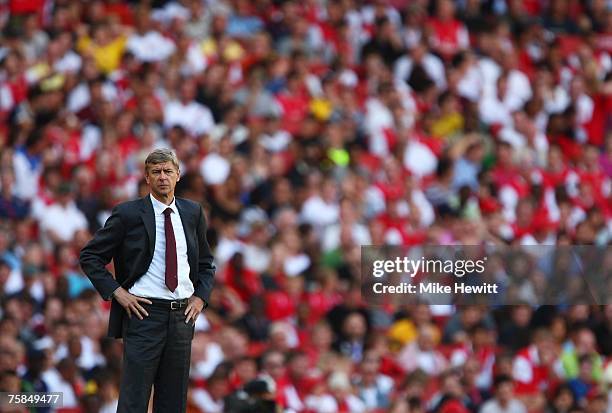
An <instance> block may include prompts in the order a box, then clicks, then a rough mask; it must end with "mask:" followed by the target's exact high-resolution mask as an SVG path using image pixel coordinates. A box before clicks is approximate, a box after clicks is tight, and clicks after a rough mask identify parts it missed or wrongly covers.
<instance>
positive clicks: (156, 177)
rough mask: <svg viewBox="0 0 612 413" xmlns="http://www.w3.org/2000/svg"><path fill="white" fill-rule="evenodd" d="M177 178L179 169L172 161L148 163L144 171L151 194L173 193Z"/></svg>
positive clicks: (168, 194)
mask: <svg viewBox="0 0 612 413" xmlns="http://www.w3.org/2000/svg"><path fill="white" fill-rule="evenodd" d="M179 178H180V175H179V170H178V169H177V168H176V167H175V166H174V165H173V164H172V162H164V163H158V164H153V165H149V167H148V168H147V171H146V173H145V179H146V181H147V184H148V185H149V186H150V187H151V192H152V193H153V195H158V196H162V197H166V196H172V195H174V188H175V187H176V183H177V182H178V180H179Z"/></svg>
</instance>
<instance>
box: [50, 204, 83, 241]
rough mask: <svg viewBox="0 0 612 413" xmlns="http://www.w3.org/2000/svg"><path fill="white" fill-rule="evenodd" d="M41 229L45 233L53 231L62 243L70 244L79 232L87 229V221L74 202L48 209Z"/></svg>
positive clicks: (54, 205)
mask: <svg viewBox="0 0 612 413" xmlns="http://www.w3.org/2000/svg"><path fill="white" fill-rule="evenodd" d="M40 227H41V230H43V232H44V231H52V232H53V233H54V234H55V235H57V236H58V237H59V238H60V239H61V240H62V241H64V242H70V241H72V239H73V238H74V234H75V233H76V232H77V231H79V230H82V229H87V219H86V218H85V215H83V213H82V212H81V210H80V209H79V208H77V206H76V204H75V203H74V202H72V201H71V202H69V203H68V204H67V205H66V206H63V205H61V204H59V203H55V204H53V205H50V206H49V207H48V208H47V209H46V211H45V215H44V216H43V217H42V219H41V222H40Z"/></svg>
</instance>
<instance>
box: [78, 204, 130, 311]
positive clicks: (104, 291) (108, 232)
mask: <svg viewBox="0 0 612 413" xmlns="http://www.w3.org/2000/svg"><path fill="white" fill-rule="evenodd" d="M124 235H125V228H124V226H123V223H122V222H121V217H120V216H119V211H118V209H117V207H115V208H114V209H113V211H112V213H111V216H110V217H109V218H108V219H107V220H106V223H105V224H104V227H103V228H100V229H99V230H98V231H96V233H95V234H94V236H93V238H92V239H91V240H90V241H89V242H88V243H87V245H85V247H83V249H82V250H81V254H80V257H79V263H80V264H81V268H82V269H83V272H84V273H85V275H87V277H88V278H89V279H90V280H91V282H92V284H93V285H94V287H95V288H96V290H97V291H98V293H100V295H101V296H102V298H103V299H104V300H107V301H110V300H111V299H112V294H113V292H114V291H115V290H116V289H117V288H119V287H120V285H119V283H118V282H117V281H116V280H115V279H114V278H113V275H112V274H111V273H110V271H108V270H107V269H106V265H107V264H108V263H109V262H110V261H111V259H112V258H113V256H114V255H115V253H116V251H117V248H119V246H120V245H121V243H122V241H123V238H124Z"/></svg>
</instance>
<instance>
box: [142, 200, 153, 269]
mask: <svg viewBox="0 0 612 413" xmlns="http://www.w3.org/2000/svg"><path fill="white" fill-rule="evenodd" d="M141 211H142V221H143V222H144V226H145V229H146V231H147V236H148V238H149V253H150V255H151V257H152V256H153V251H154V250H155V213H154V212H153V204H152V203H151V198H149V195H147V196H145V197H143V198H142V205H141Z"/></svg>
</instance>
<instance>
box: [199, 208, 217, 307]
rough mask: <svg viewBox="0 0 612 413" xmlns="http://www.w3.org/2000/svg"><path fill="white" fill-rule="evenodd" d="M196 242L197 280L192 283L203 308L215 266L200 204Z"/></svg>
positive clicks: (211, 283)
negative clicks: (197, 250)
mask: <svg viewBox="0 0 612 413" xmlns="http://www.w3.org/2000/svg"><path fill="white" fill-rule="evenodd" d="M197 234H198V244H199V254H200V255H199V257H198V274H197V280H196V283H195V285H194V290H195V291H194V295H196V296H198V297H200V298H201V299H202V300H204V308H206V307H208V299H209V297H210V292H211V290H212V288H213V285H214V283H215V271H216V269H217V267H216V266H215V264H214V263H213V255H212V252H211V250H210V245H208V240H207V239H206V220H205V217H204V210H203V209H202V207H201V206H200V215H199V217H198V228H197Z"/></svg>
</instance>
